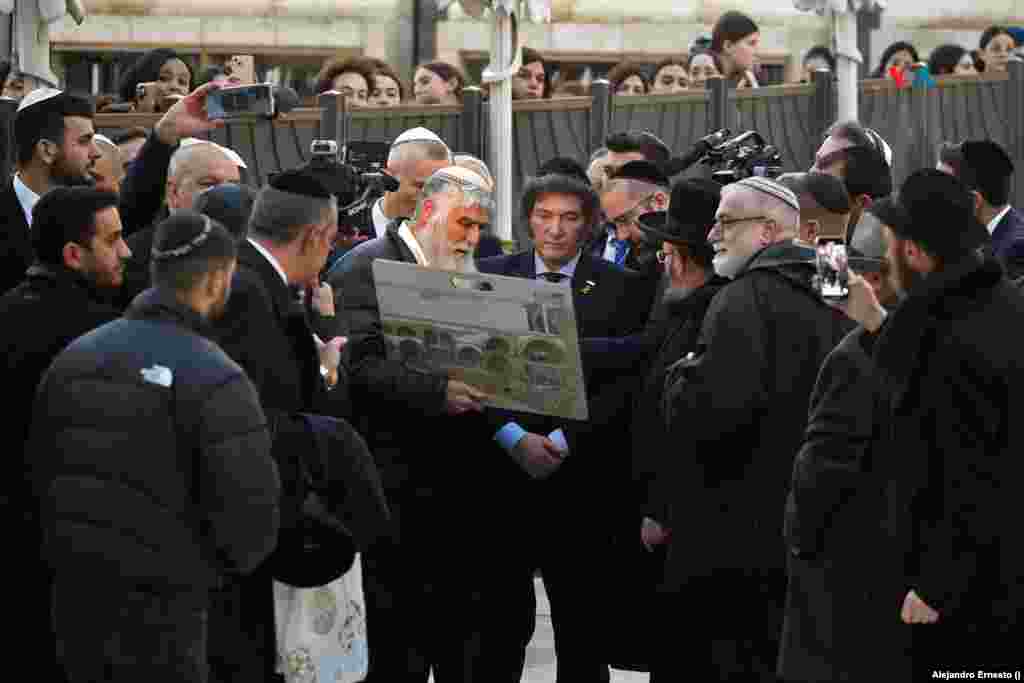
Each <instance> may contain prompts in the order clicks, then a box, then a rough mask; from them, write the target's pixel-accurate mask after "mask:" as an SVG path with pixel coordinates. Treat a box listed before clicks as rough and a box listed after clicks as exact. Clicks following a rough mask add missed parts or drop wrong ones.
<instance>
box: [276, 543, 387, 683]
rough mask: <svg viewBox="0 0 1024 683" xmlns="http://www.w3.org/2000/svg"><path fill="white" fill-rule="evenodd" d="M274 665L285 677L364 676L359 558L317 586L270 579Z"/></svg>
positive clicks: (325, 680)
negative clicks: (275, 630) (274, 640)
mask: <svg viewBox="0 0 1024 683" xmlns="http://www.w3.org/2000/svg"><path fill="white" fill-rule="evenodd" d="M274 610H275V616H276V623H277V656H278V664H277V667H278V668H277V671H278V673H281V674H283V675H284V677H285V680H286V681H287V682H288V683H356V681H362V680H363V679H364V678H366V671H367V666H368V662H369V660H368V653H369V650H368V649H367V643H366V601H365V599H364V598H363V570H362V561H361V559H360V557H359V556H358V555H357V556H356V559H355V562H354V563H353V564H352V568H351V569H349V570H348V572H347V573H345V574H344V575H343V576H341V577H340V578H338V579H336V580H335V581H334V582H332V583H330V584H328V585H326V586H321V587H320V588H295V587H293V586H289V585H287V584H284V583H279V582H277V581H275V582H274Z"/></svg>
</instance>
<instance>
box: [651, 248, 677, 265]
mask: <svg viewBox="0 0 1024 683" xmlns="http://www.w3.org/2000/svg"><path fill="white" fill-rule="evenodd" d="M674 253H675V252H672V251H665V250H664V249H659V250H658V252H657V253H656V254H655V255H654V257H655V258H657V259H658V263H660V264H661V265H665V264H666V263H668V260H669V259H670V258H672V255H673V254H674Z"/></svg>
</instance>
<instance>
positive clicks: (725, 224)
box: [712, 216, 768, 232]
mask: <svg viewBox="0 0 1024 683" xmlns="http://www.w3.org/2000/svg"><path fill="white" fill-rule="evenodd" d="M767 219H768V216H747V217H746V218H733V219H731V220H724V221H723V220H716V221H715V223H714V225H713V226H712V228H719V229H721V230H722V231H723V232H724V231H726V230H728V229H729V228H731V227H732V226H734V225H736V224H737V223H746V222H747V221H763V220H767Z"/></svg>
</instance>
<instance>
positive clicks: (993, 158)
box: [960, 140, 1013, 178]
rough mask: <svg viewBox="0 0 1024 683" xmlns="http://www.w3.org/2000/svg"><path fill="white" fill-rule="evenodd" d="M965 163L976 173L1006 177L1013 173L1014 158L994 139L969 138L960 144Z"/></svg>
mask: <svg viewBox="0 0 1024 683" xmlns="http://www.w3.org/2000/svg"><path fill="white" fill-rule="evenodd" d="M960 154H961V155H962V157H963V160H964V164H966V165H967V166H970V167H971V169H973V170H974V172H975V173H977V174H979V175H980V174H981V173H985V174H986V175H995V176H997V177H1000V178H1006V177H1008V176H1010V175H1013V160H1012V159H1010V155H1008V154H1007V153H1006V151H1005V150H1004V149H1003V148H1002V147H1000V146H999V145H998V144H996V143H995V142H993V141H992V140H967V141H966V142H964V143H963V144H962V145H960Z"/></svg>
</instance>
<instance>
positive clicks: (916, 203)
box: [868, 169, 989, 254]
mask: <svg viewBox="0 0 1024 683" xmlns="http://www.w3.org/2000/svg"><path fill="white" fill-rule="evenodd" d="M868 211H869V212H870V213H872V214H874V215H875V216H876V217H877V218H878V220H880V221H881V222H882V223H884V224H885V225H887V226H889V228H891V229H892V231H893V232H894V233H896V235H897V236H899V237H901V238H903V239H910V240H913V241H915V242H918V243H919V244H921V245H923V246H924V247H925V248H927V249H928V250H929V251H932V252H933V253H937V254H948V253H951V252H952V251H962V250H969V249H975V248H977V247H979V246H981V245H983V244H985V243H986V242H988V241H989V235H988V231H987V230H986V229H985V226H983V225H981V223H980V222H979V221H978V219H977V218H975V216H974V202H973V201H972V200H971V195H970V194H969V193H968V191H967V186H966V185H964V184H963V183H962V182H960V181H959V180H957V179H956V178H954V177H953V176H951V175H949V174H948V173H943V172H942V171H937V170H935V169H922V170H920V171H915V172H914V173H912V174H911V175H910V176H909V177H908V178H907V179H906V180H905V181H904V182H903V186H902V187H900V191H899V193H898V194H896V195H892V196H890V197H886V198H884V199H881V200H879V201H877V202H875V203H874V204H872V205H871V206H870V207H869V208H868Z"/></svg>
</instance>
